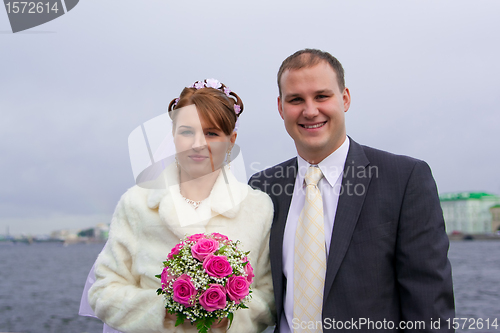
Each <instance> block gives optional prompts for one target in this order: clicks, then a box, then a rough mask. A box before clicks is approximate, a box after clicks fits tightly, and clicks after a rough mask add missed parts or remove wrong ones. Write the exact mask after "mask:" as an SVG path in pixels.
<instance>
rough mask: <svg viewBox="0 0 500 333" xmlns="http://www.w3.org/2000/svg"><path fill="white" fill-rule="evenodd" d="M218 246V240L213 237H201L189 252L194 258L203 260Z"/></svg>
mask: <svg viewBox="0 0 500 333" xmlns="http://www.w3.org/2000/svg"><path fill="white" fill-rule="evenodd" d="M218 248H219V242H218V241H216V240H215V239H210V238H209V239H207V238H202V239H200V240H199V241H198V242H197V243H196V244H194V245H193V246H192V247H191V253H192V254H193V257H194V258H196V259H198V260H199V261H201V262H203V260H205V258H206V257H207V256H208V255H209V254H212V253H214V252H215V251H217V249H218Z"/></svg>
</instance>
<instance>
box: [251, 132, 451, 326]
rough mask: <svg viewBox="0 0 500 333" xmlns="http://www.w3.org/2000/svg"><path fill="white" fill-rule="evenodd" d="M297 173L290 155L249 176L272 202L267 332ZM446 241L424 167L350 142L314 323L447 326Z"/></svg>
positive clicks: (280, 283)
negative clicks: (318, 320)
mask: <svg viewBox="0 0 500 333" xmlns="http://www.w3.org/2000/svg"><path fill="white" fill-rule="evenodd" d="M296 173H297V160H296V158H293V159H291V160H288V161H286V162H283V163H281V164H279V165H276V166H274V167H272V168H269V169H267V170H264V171H261V172H259V173H257V174H255V175H253V176H252V177H251V178H250V180H249V184H250V185H251V186H252V187H254V188H258V189H260V190H262V191H264V192H266V193H268V194H269V195H270V196H271V199H272V201H273V204H274V210H275V213H274V220H273V225H272V229H271V238H270V256H271V268H272V272H273V285H274V295H275V299H276V311H277V319H278V320H277V327H276V332H279V329H280V327H279V326H280V318H281V316H282V313H283V297H284V292H285V290H284V287H285V285H286V281H285V277H284V275H283V269H282V267H283V266H282V258H283V255H282V252H283V233H284V230H285V223H286V219H287V215H288V210H289V207H290V202H291V199H292V194H293V187H294V183H295V177H296ZM448 245H449V242H448V237H447V235H446V232H445V229H444V220H443V214H442V211H441V206H440V203H439V198H438V195H437V189H436V185H435V182H434V179H433V177H432V174H431V171H430V168H429V166H428V165H427V164H426V163H425V162H423V161H420V160H416V159H413V158H410V157H407V156H398V155H393V154H390V153H387V152H384V151H380V150H376V149H373V148H369V147H366V146H361V145H359V144H357V143H356V142H354V141H353V140H352V139H351V144H350V147H349V152H348V155H347V160H346V163H345V167H344V177H343V179H342V192H341V194H340V197H339V202H338V207H337V213H336V215H335V221H334V227H333V234H332V241H331V246H330V251H329V257H328V258H327V272H326V278H325V289H324V295H323V314H322V317H323V330H324V331H325V332H329V331H334V329H335V331H336V332H338V331H351V330H358V331H362V332H368V331H376V332H386V331H387V332H395V331H396V332H397V331H399V332H406V331H413V332H453V331H454V330H452V329H448V325H447V322H446V320H447V319H449V318H453V317H454V315H455V310H454V298H453V287H452V278H451V266H450V263H449V261H448V257H447V253H448ZM417 321H418V322H419V323H416V322H417ZM436 321H439V323H440V325H437V324H436V323H437V322H436ZM431 322H432V323H433V326H434V328H432V327H431ZM346 325H348V326H349V328H347V326H346ZM399 325H401V329H398V328H399V327H400V326H399ZM417 325H418V328H417ZM403 326H406V327H410V326H413V330H408V329H404V327H403ZM438 326H439V327H438ZM391 327H392V329H391ZM346 328H347V329H346Z"/></svg>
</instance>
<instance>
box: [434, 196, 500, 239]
mask: <svg viewBox="0 0 500 333" xmlns="http://www.w3.org/2000/svg"><path fill="white" fill-rule="evenodd" d="M439 200H440V201H441V207H442V209H443V215H444V220H445V225H446V232H447V233H452V232H462V233H465V234H485V233H491V232H492V212H491V211H490V208H491V207H493V206H495V205H500V197H499V196H497V195H494V194H489V193H483V192H460V193H446V194H442V195H440V196H439Z"/></svg>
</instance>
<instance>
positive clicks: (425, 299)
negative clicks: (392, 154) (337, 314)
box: [395, 161, 455, 332]
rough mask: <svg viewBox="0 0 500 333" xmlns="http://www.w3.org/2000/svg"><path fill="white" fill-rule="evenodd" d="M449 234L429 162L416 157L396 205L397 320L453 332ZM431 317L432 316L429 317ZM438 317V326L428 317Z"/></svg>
mask: <svg viewBox="0 0 500 333" xmlns="http://www.w3.org/2000/svg"><path fill="white" fill-rule="evenodd" d="M448 247H449V241H448V236H447V235H446V232H445V227H444V219H443V213H442V210H441V205H440V202H439V197H438V194H437V188H436V184H435V182H434V179H433V177H432V174H431V170H430V168H429V166H428V165H427V164H426V163H425V162H423V161H417V162H416V163H415V165H414V168H413V171H412V172H411V175H410V177H409V179H408V182H407V185H406V189H405V193H404V197H403V203H402V206H401V213H400V220H399V226H398V238H397V243H396V260H395V268H396V275H397V281H398V289H399V295H400V304H401V317H402V318H401V319H402V320H404V321H415V320H424V321H425V326H426V329H425V332H453V331H454V330H452V329H447V326H448V323H447V322H446V320H447V319H449V318H453V317H454V316H455V309H454V297H453V285H452V277H451V265H450V262H449V260H448ZM431 318H432V319H431ZM431 320H432V321H433V322H436V321H437V320H440V329H437V327H436V329H432V328H431V327H430V326H431V324H430V321H431Z"/></svg>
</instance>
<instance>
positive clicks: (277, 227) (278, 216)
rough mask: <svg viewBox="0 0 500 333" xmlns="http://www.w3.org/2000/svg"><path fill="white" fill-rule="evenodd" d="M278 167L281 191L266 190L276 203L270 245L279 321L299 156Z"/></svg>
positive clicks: (276, 181)
mask: <svg viewBox="0 0 500 333" xmlns="http://www.w3.org/2000/svg"><path fill="white" fill-rule="evenodd" d="M278 167H282V168H283V169H282V170H281V171H280V170H277V169H276V171H275V172H276V174H275V175H274V176H273V177H272V179H273V181H272V183H273V185H276V184H278V185H279V186H278V188H279V191H281V193H279V191H278V189H276V188H274V189H273V188H271V189H270V190H266V192H267V193H268V194H269V195H270V196H271V198H272V199H273V203H274V218H273V225H272V227H271V235H270V241H269V244H270V245H269V246H270V258H271V271H272V277H273V285H274V286H275V288H276V289H275V291H274V294H275V297H276V312H277V314H278V323H279V321H280V315H281V312H282V311H283V288H284V286H285V281H284V276H283V236H284V233H285V224H286V219H287V217H288V211H289V209H290V203H291V201H292V195H293V189H294V185H295V178H296V175H297V158H294V159H291V160H290V161H289V162H288V163H286V164H281V165H279V166H278ZM279 172H283V173H282V174H281V175H280V174H278V173H279ZM275 193H276V194H275ZM278 286H279V287H278Z"/></svg>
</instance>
